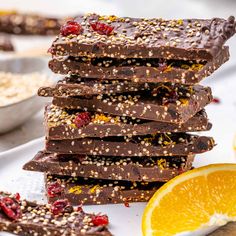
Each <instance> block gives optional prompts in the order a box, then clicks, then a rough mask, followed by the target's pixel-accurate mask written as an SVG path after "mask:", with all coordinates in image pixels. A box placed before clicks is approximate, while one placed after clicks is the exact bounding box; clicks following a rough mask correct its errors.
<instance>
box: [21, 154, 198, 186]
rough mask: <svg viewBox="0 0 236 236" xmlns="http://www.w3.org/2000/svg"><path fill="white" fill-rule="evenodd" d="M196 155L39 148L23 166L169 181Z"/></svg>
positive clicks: (78, 174) (52, 171) (55, 172)
mask: <svg viewBox="0 0 236 236" xmlns="http://www.w3.org/2000/svg"><path fill="white" fill-rule="evenodd" d="M193 159H194V156H193V155H189V156H174V157H150V158H147V157H133V158H130V157H108V156H87V155H57V154H53V153H46V152H44V151H40V152H38V153H37V155H36V156H35V157H34V159H33V160H31V161H29V162H28V163H26V164H25V165H24V167H23V169H24V170H30V171H40V172H47V173H48V174H51V175H60V176H63V175H65V176H73V177H83V178H94V179H110V180H127V181H146V182H166V181H168V180H170V179H172V178H173V177H175V176H176V175H179V174H181V173H183V172H185V171H187V170H190V169H191V168H192V162H193Z"/></svg>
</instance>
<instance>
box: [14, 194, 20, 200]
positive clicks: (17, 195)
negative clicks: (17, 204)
mask: <svg viewBox="0 0 236 236" xmlns="http://www.w3.org/2000/svg"><path fill="white" fill-rule="evenodd" d="M14 198H15V199H16V200H17V201H20V194H19V193H16V194H15V196H14Z"/></svg>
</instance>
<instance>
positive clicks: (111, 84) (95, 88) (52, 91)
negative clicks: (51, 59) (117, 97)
mask: <svg viewBox="0 0 236 236" xmlns="http://www.w3.org/2000/svg"><path fill="white" fill-rule="evenodd" d="M158 86H160V84H159V83H137V82H132V81H127V80H112V81H111V80H105V79H104V80H96V79H89V80H88V79H86V78H81V77H78V76H76V75H71V76H70V77H66V78H64V79H62V80H59V81H58V82H57V84H56V86H55V87H41V88H39V90H38V95H39V96H42V97H60V96H69V97H71V96H86V97H90V96H93V95H98V94H120V93H126V92H135V91H142V90H150V89H154V88H156V87H158Z"/></svg>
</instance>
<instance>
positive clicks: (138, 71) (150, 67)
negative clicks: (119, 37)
mask: <svg viewBox="0 0 236 236" xmlns="http://www.w3.org/2000/svg"><path fill="white" fill-rule="evenodd" d="M228 59H229V50H228V47H224V48H223V49H222V50H221V51H220V52H219V53H218V55H217V56H215V57H214V58H213V59H212V60H209V61H208V62H206V61H200V62H196V61H183V60H163V59H159V60H158V59H153V58H151V59H138V58H136V59H134V58H132V59H116V58H115V59H114V58H86V57H80V58H73V57H68V58H65V59H58V58H54V59H52V60H51V61H50V62H49V67H50V69H51V70H52V71H53V72H54V73H59V74H76V75H79V76H81V77H84V78H88V79H90V78H97V79H108V80H117V79H119V80H122V79H126V80H131V81H135V82H137V81H139V82H148V83H150V82H152V83H157V82H172V83H182V84H196V83H199V82H200V81H201V80H202V79H203V78H205V77H207V76H209V75H210V74H212V73H213V72H214V71H215V70H216V69H218V68H219V67H220V66H221V65H222V64H223V63H224V62H226V61H227V60H228Z"/></svg>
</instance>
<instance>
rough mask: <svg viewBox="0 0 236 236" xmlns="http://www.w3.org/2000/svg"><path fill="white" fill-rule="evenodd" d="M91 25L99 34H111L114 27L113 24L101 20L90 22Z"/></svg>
mask: <svg viewBox="0 0 236 236" xmlns="http://www.w3.org/2000/svg"><path fill="white" fill-rule="evenodd" d="M90 25H91V27H92V29H93V30H94V31H96V32H97V33H99V34H104V35H110V34H111V33H112V31H113V29H114V27H113V26H110V25H107V24H104V23H101V22H98V21H97V22H90Z"/></svg>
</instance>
